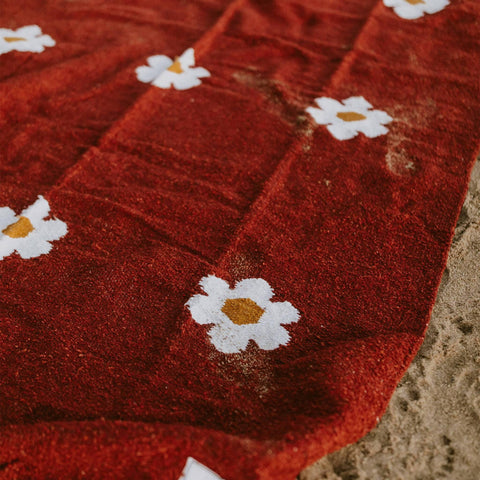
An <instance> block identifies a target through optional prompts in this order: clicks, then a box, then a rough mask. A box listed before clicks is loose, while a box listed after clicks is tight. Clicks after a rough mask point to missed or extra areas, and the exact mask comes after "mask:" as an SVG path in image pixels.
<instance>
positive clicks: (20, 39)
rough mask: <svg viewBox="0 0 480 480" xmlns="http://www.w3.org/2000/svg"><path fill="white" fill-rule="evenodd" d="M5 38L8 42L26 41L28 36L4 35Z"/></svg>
mask: <svg viewBox="0 0 480 480" xmlns="http://www.w3.org/2000/svg"><path fill="white" fill-rule="evenodd" d="M3 39H4V40H5V41H6V42H8V43H13V42H24V41H25V40H26V38H22V37H3Z"/></svg>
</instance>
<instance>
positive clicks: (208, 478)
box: [178, 457, 222, 480]
mask: <svg viewBox="0 0 480 480" xmlns="http://www.w3.org/2000/svg"><path fill="white" fill-rule="evenodd" d="M178 480H222V478H220V477H219V476H218V475H217V474H216V473H215V472H214V471H212V470H210V469H209V468H207V467H206V466H205V465H203V464H201V463H200V462H198V461H197V460H195V459H194V458H192V457H188V458H187V463H186V464H185V468H184V469H183V471H182V475H181V476H180V478H179V479H178Z"/></svg>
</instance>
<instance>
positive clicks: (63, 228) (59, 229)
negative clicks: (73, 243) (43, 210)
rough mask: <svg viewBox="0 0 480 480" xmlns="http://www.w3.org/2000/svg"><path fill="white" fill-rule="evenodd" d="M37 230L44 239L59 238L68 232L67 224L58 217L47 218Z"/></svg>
mask: <svg viewBox="0 0 480 480" xmlns="http://www.w3.org/2000/svg"><path fill="white" fill-rule="evenodd" d="M35 231H36V232H37V234H38V235H40V236H41V237H42V238H43V239H44V240H47V241H53V240H59V239H60V238H62V237H64V236H65V235H66V234H67V224H66V223H65V222H62V221H61V220H58V219H54V220H47V221H44V222H42V223H41V224H40V225H39V226H38V227H37V228H36V229H35Z"/></svg>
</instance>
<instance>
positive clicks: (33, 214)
mask: <svg viewBox="0 0 480 480" xmlns="http://www.w3.org/2000/svg"><path fill="white" fill-rule="evenodd" d="M49 212H50V206H49V204H48V202H47V201H46V200H45V199H44V198H43V197H42V196H41V195H40V196H39V197H38V199H37V201H36V202H35V203H34V204H33V205H31V206H30V207H28V208H26V209H25V210H24V211H23V212H22V213H21V214H20V215H18V216H17V215H15V212H14V211H13V210H12V209H11V208H8V207H3V208H0V232H1V233H0V260H3V259H4V258H5V257H8V256H9V255H11V254H12V253H13V252H17V253H18V254H19V255H20V256H21V257H22V258H33V257H39V256H40V255H43V254H44V253H48V252H50V250H51V249H52V244H51V243H50V242H53V241H55V240H58V239H60V238H62V237H63V236H64V235H65V234H66V233H67V225H66V223H64V222H62V221H61V220H57V219H53V220H44V218H45V217H47V216H48V214H49Z"/></svg>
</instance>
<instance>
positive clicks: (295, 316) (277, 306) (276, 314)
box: [261, 302, 300, 325]
mask: <svg viewBox="0 0 480 480" xmlns="http://www.w3.org/2000/svg"><path fill="white" fill-rule="evenodd" d="M264 318H265V320H268V323H270V324H277V325H280V324H282V325H286V324H289V323H295V322H298V320H300V312H299V311H298V310H297V309H296V308H295V307H294V306H293V305H292V304H291V303H290V302H271V303H270V304H269V305H268V306H267V308H266V311H265V313H264V315H263V317H262V320H261V322H263V321H264Z"/></svg>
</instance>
